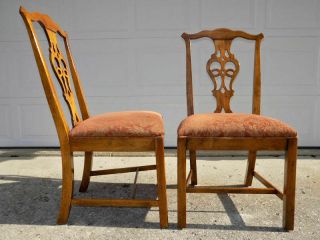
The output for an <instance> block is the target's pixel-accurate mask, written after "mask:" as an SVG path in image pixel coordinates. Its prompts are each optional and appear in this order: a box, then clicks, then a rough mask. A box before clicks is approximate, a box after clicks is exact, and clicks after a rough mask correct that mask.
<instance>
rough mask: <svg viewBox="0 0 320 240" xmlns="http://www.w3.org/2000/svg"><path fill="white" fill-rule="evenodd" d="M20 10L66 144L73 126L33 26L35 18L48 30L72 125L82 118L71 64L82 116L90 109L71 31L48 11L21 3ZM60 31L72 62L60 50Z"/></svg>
mask: <svg viewBox="0 0 320 240" xmlns="http://www.w3.org/2000/svg"><path fill="white" fill-rule="evenodd" d="M19 12H20V14H21V16H22V18H23V20H24V23H25V25H26V28H27V31H28V35H29V38H30V41H31V46H32V49H33V53H34V56H35V59H36V63H37V66H38V70H39V74H40V78H41V82H42V85H43V88H44V91H45V94H46V98H47V102H48V105H49V108H50V111H51V114H52V117H53V120H54V122H55V126H56V130H57V133H58V137H59V141H60V144H61V145H63V144H66V143H69V131H70V128H69V126H68V123H67V121H66V117H65V114H64V112H63V108H62V105H61V103H60V100H59V97H58V93H57V91H56V88H55V86H54V84H53V81H52V78H51V74H50V72H49V70H48V67H47V64H46V60H45V58H44V55H43V53H42V50H41V47H40V44H39V40H38V38H37V35H36V32H35V29H34V27H33V22H38V23H39V24H40V25H41V26H42V28H43V29H44V31H45V33H46V36H47V39H48V42H49V51H50V62H51V66H52V68H53V71H54V73H55V77H56V78H57V79H58V80H59V84H60V86H61V88H62V91H63V95H64V99H65V101H66V103H67V105H68V107H69V111H70V114H71V116H72V125H73V126H75V125H76V124H77V123H78V122H80V121H81V119H80V117H79V115H78V112H77V108H76V104H75V99H74V96H73V93H72V89H71V85H70V77H69V71H68V66H69V68H70V70H71V76H72V80H73V83H74V88H75V92H76V95H77V98H78V102H79V106H80V110H81V115H82V119H83V120H84V119H87V118H88V117H89V113H88V109H87V105H86V101H85V98H84V94H83V90H82V87H81V83H80V79H79V77H78V74H77V72H76V69H75V65H74V61H73V58H72V55H71V52H70V47H69V40H68V35H67V33H66V32H65V31H63V30H62V29H61V28H60V27H59V26H58V24H56V23H55V22H53V21H52V19H51V18H50V17H49V16H48V15H44V14H41V13H37V12H32V13H30V12H28V11H27V10H26V9H25V8H23V7H20V10H19ZM56 34H59V35H60V36H61V37H62V38H63V40H64V47H65V50H66V53H67V58H68V63H69V64H68V63H67V62H66V61H65V60H64V58H63V54H62V52H60V50H59V47H58V42H57V36H56Z"/></svg>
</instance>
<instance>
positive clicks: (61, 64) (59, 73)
mask: <svg viewBox="0 0 320 240" xmlns="http://www.w3.org/2000/svg"><path fill="white" fill-rule="evenodd" d="M48 35H49V39H50V48H49V50H50V62H51V66H52V68H53V71H54V73H55V75H56V77H57V79H58V81H59V84H60V86H61V88H62V92H63V97H64V99H65V101H66V103H67V105H68V108H69V110H70V113H71V120H72V125H73V126H75V125H77V123H78V122H80V117H79V114H78V112H77V107H76V104H75V99H74V95H73V92H72V90H71V85H70V74H69V70H68V66H67V63H66V61H65V59H64V57H63V54H62V52H61V51H60V49H59V46H58V43H57V39H56V35H52V34H48Z"/></svg>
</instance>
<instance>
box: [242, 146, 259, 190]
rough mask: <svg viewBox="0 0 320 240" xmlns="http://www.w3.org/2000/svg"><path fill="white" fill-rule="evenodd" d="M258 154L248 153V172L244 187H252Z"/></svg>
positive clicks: (254, 152)
mask: <svg viewBox="0 0 320 240" xmlns="http://www.w3.org/2000/svg"><path fill="white" fill-rule="evenodd" d="M256 158H257V152H256V151H249V153H248V162H247V172H246V176H245V179H244V185H245V186H247V187H249V186H251V185H252V179H253V173H254V168H255V165H256Z"/></svg>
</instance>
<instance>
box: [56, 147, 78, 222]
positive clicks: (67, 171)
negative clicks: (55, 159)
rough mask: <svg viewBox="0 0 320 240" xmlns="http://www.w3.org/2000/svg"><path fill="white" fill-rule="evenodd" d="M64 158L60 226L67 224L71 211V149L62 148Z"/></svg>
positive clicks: (72, 171)
mask: <svg viewBox="0 0 320 240" xmlns="http://www.w3.org/2000/svg"><path fill="white" fill-rule="evenodd" d="M61 158H62V192H61V203H60V212H59V216H58V219H57V223H58V224H66V223H67V221H68V218H69V213H70V209H71V200H72V195H73V173H74V168H73V154H72V152H71V151H70V150H69V149H65V148H63V147H61Z"/></svg>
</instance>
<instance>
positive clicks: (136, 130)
mask: <svg viewBox="0 0 320 240" xmlns="http://www.w3.org/2000/svg"><path fill="white" fill-rule="evenodd" d="M162 135H164V128H163V121H162V117H161V115H160V114H159V113H156V112H146V111H136V112H135V111H132V112H111V113H105V114H101V115H97V116H94V117H90V118H89V119H86V120H84V121H82V122H80V123H79V124H77V125H76V126H75V127H74V128H73V129H71V131H70V138H77V137H154V136H162Z"/></svg>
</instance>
